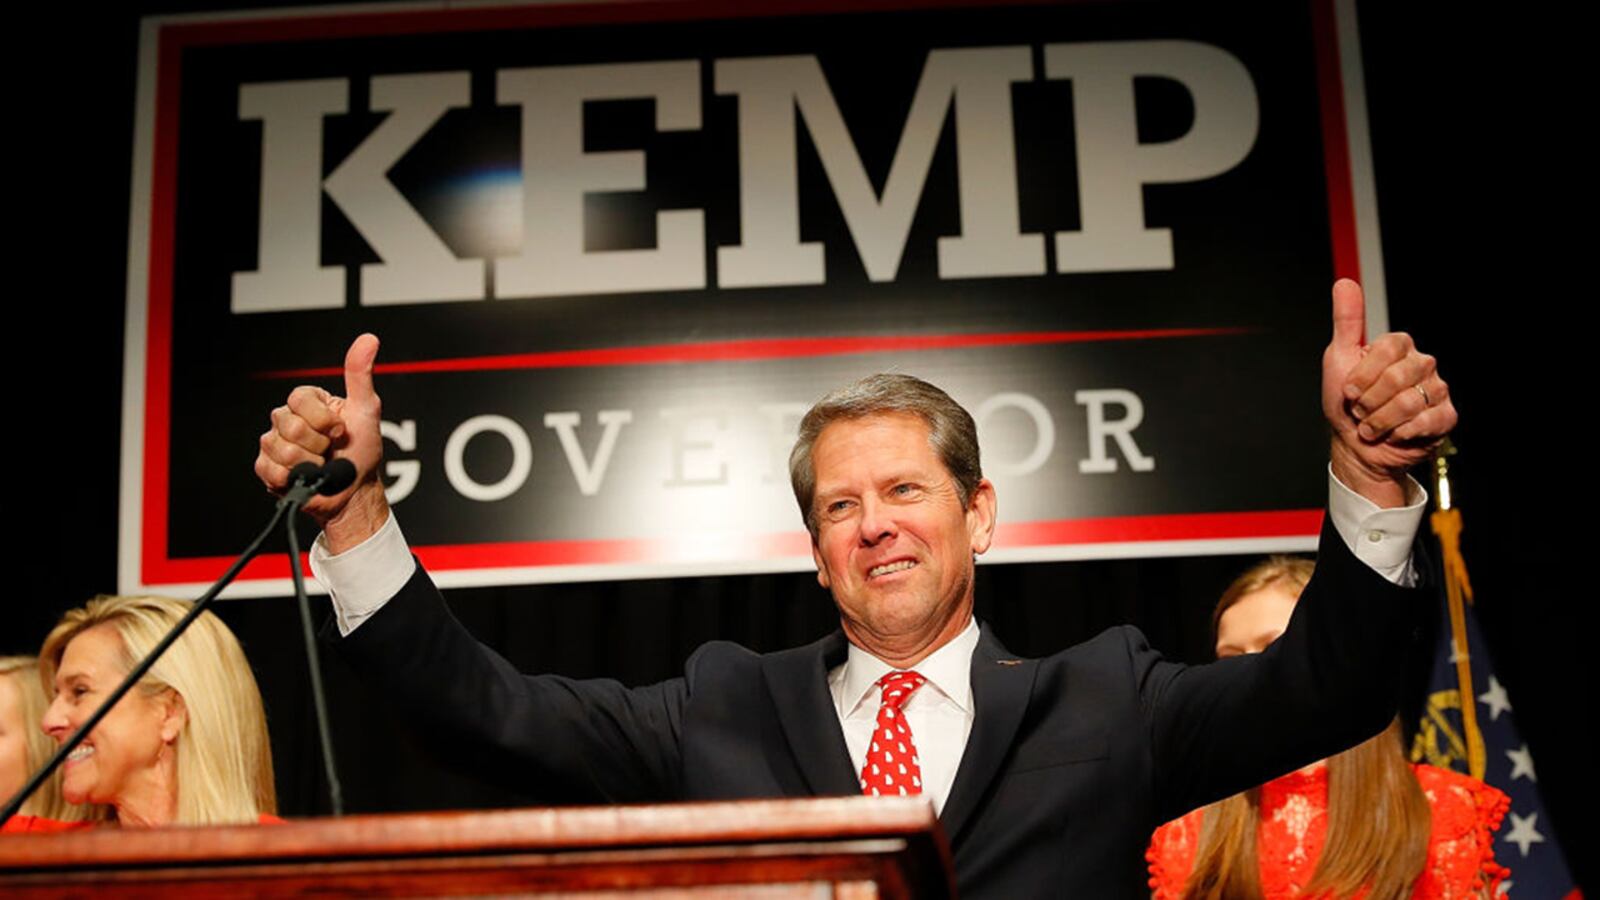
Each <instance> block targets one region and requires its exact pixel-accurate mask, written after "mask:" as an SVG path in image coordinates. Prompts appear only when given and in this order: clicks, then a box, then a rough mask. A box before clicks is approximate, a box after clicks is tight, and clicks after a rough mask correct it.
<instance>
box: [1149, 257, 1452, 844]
mask: <svg viewBox="0 0 1600 900" xmlns="http://www.w3.org/2000/svg"><path fill="white" fill-rule="evenodd" d="M1364 322H1365V303H1364V298H1363V297H1362V293H1361V288H1360V287H1359V286H1358V285H1356V283H1355V282H1353V281H1350V280H1348V279H1342V280H1340V281H1339V282H1338V283H1336V284H1335V285H1334V286H1333V337H1332V339H1331V341H1330V342H1329V344H1328V347H1327V350H1326V351H1325V352H1324V354H1323V367H1322V407H1323V413H1324V415H1325V416H1326V417H1327V420H1328V425H1329V427H1330V429H1331V430H1332V432H1333V439H1332V442H1331V448H1330V455H1331V469H1332V472H1333V475H1334V477H1335V478H1337V479H1338V480H1339V481H1340V482H1341V483H1343V484H1344V485H1345V486H1346V487H1348V488H1350V489H1351V490H1353V491H1355V492H1356V493H1357V494H1359V495H1360V496H1361V497H1363V498H1365V500H1366V501H1369V502H1371V503H1372V504H1375V505H1376V506H1377V507H1379V508H1385V509H1387V508H1394V507H1401V506H1407V505H1409V504H1410V501H1411V500H1412V499H1413V498H1411V497H1408V490H1407V487H1408V484H1409V480H1408V479H1407V476H1406V471H1407V470H1408V469H1409V468H1411V467H1412V466H1414V465H1416V464H1417V463H1420V462H1422V461H1423V460H1425V459H1427V458H1428V456H1429V455H1430V454H1432V452H1433V451H1434V449H1436V448H1437V446H1438V444H1439V442H1440V441H1441V440H1443V438H1444V436H1445V434H1447V433H1448V432H1449V430H1450V428H1452V427H1453V426H1454V425H1455V422H1456V411H1455V406H1454V404H1453V403H1452V402H1451V400H1450V393H1449V388H1448V386H1447V385H1446V384H1445V382H1444V381H1443V380H1442V379H1441V378H1440V377H1439V374H1438V372H1437V370H1436V365H1435V362H1434V359H1433V357H1431V356H1428V355H1427V354H1425V353H1421V352H1420V351H1418V350H1417V348H1416V345H1415V344H1414V342H1413V341H1412V340H1411V338H1410V337H1409V336H1407V335H1405V334H1399V333H1395V334H1388V335H1384V336H1383V337H1381V338H1379V339H1378V340H1376V341H1374V342H1372V343H1370V344H1368V343H1366V342H1365V340H1364V338H1363V333H1364ZM1417 515H1420V511H1418V512H1417ZM1339 519H1340V516H1339V515H1337V514H1335V515H1330V516H1329V517H1328V521H1327V522H1326V523H1325V524H1324V528H1323V533H1322V540H1321V544H1320V546H1319V550H1318V558H1317V568H1316V573H1315V575H1314V576H1313V577H1312V579H1311V583H1310V584H1309V585H1307V586H1306V588H1305V590H1304V592H1302V594H1301V595H1300V600H1299V602H1298V603H1297V604H1296V605H1295V611H1294V614H1293V616H1292V617H1291V619H1290V622H1289V627H1288V629H1287V630H1285V631H1284V633H1283V635H1282V636H1281V637H1279V638H1278V640H1277V641H1275V642H1274V643H1273V644H1272V646H1271V647H1269V648H1268V649H1267V650H1266V652H1264V653H1260V654H1251V655H1247V656H1242V657H1236V658H1233V659H1226V660H1220V661H1218V662H1215V663H1212V664H1210V665H1204V666H1181V665H1177V664H1174V663H1170V662H1166V661H1164V660H1161V659H1160V658H1159V656H1158V655H1156V654H1154V653H1153V652H1150V651H1149V650H1148V648H1146V647H1144V646H1142V645H1140V646H1136V647H1134V648H1132V649H1133V658H1134V660H1135V666H1136V667H1137V669H1138V671H1137V675H1138V677H1139V678H1140V684H1141V696H1142V698H1143V700H1144V703H1145V712H1146V715H1147V717H1148V722H1149V724H1150V729H1151V741H1152V746H1153V753H1154V762H1155V772H1156V777H1157V781H1158V791H1157V796H1158V798H1159V804H1160V806H1161V814H1162V815H1163V816H1164V817H1165V818H1171V817H1173V816H1176V815H1179V814H1182V813H1184V812H1186V811H1188V810H1189V809H1192V808H1193V807H1195V806H1198V805H1200V804H1203V803H1207V802H1210V801H1212V800H1215V799H1218V798H1219V797H1222V796H1225V795H1227V794H1231V793H1234V792H1237V791H1239V790H1243V789H1245V788H1248V787H1252V786H1254V785H1257V784H1260V783H1262V782H1264V781H1267V780H1269V779H1271V778H1274V777H1276V776H1278V775H1281V774H1283V773H1284V772H1287V771H1289V770H1291V769H1293V768H1296V767H1298V766H1301V765H1305V764H1307V763H1310V762H1312V761H1314V760H1317V759H1320V758H1323V757H1326V756H1329V755H1332V754H1333V753H1335V752H1337V751H1339V750H1343V749H1345V748H1347V747H1349V746H1352V745H1354V744H1356V743H1358V742H1359V741H1361V740H1364V739H1365V738H1367V737H1370V736H1371V735H1372V734H1375V733H1377V732H1378V731H1379V730H1381V729H1382V728H1383V727H1384V726H1385V725H1386V724H1387V723H1388V722H1389V720H1390V719H1391V718H1392V717H1393V715H1394V709H1395V704H1396V698H1397V693H1398V684H1399V679H1400V678H1401V676H1402V671H1403V669H1402V662H1403V660H1404V659H1405V657H1406V655H1407V652H1408V651H1409V650H1410V649H1411V648H1412V642H1413V638H1414V632H1415V626H1416V624H1417V622H1418V618H1417V617H1418V613H1419V612H1420V611H1421V608H1422V604H1423V603H1424V602H1425V599H1426V598H1425V597H1424V596H1422V595H1423V594H1425V593H1426V592H1423V591H1417V590H1407V589H1405V588H1404V587H1401V586H1399V585H1397V584H1393V583H1391V581H1393V580H1397V579H1393V578H1391V577H1389V574H1388V573H1387V572H1383V573H1382V574H1380V571H1378V568H1379V567H1376V566H1373V565H1371V564H1369V561H1367V560H1365V559H1363V558H1358V552H1359V551H1362V550H1365V549H1366V548H1364V547H1362V546H1360V545H1361V544H1364V543H1366V539H1365V538H1363V537H1362V536H1361V534H1360V532H1359V531H1357V532H1355V533H1351V531H1350V522H1349V520H1346V521H1345V522H1340V521H1339ZM1341 525H1343V526H1344V527H1340V526H1341ZM1412 527H1414V526H1412ZM1398 580H1400V581H1402V583H1405V582H1404V579H1398Z"/></svg>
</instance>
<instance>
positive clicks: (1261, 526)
mask: <svg viewBox="0 0 1600 900" xmlns="http://www.w3.org/2000/svg"><path fill="white" fill-rule="evenodd" d="M1322 515H1323V513H1322V510H1320V509H1291V510H1273V511H1267V512H1232V513H1178V514H1172V515H1154V516H1112V517H1107V518H1098V519H1063V520H1059V521H1051V522H1017V523H1012V524H1005V525H1001V526H1000V528H999V534H998V536H997V537H998V540H997V541H996V546H997V547H1051V546H1066V545H1073V544H1111V543H1156V544H1159V543H1162V542H1167V541H1196V540H1227V539H1240V538H1275V537H1306V536H1315V535H1316V534H1317V533H1318V532H1319V531H1320V530H1321V528H1322ZM708 545H712V546H710V547H708ZM412 550H413V551H414V552H415V553H416V554H417V558H418V559H420V560H422V563H423V565H425V566H426V567H427V568H428V569H430V570H432V571H434V572H450V571H461V570H473V569H515V568H535V567H542V566H583V565H673V564H678V563H720V562H752V561H759V560H763V559H792V558H795V557H804V556H807V555H809V554H810V552H811V540H810V538H809V537H808V536H807V535H806V533H805V532H803V531H792V532H783V533H779V534H757V535H749V536H741V535H735V536H732V537H728V538H725V539H719V538H716V537H709V538H699V537H696V538H694V539H692V540H687V541H670V540H661V539H650V538H640V539H624V540H595V541H521V542H505V543H492V544H438V545H433V546H418V547H413V548H412ZM232 564H233V558H232V557H227V556H207V557H196V558H191V559H172V560H161V561H159V562H158V563H157V564H156V565H154V566H151V567H147V569H146V570H145V573H144V574H145V583H146V584H149V585H152V586H160V585H163V584H193V583H203V582H207V581H213V580H215V579H217V578H219V577H221V575H222V573H223V572H224V571H226V570H227V568H228V566H230V565H232ZM288 577H289V558H288V557H287V556H285V555H283V554H275V555H272V556H265V557H258V558H257V559H255V560H253V561H251V563H250V565H248V566H246V567H245V570H244V572H242V573H241V574H240V576H239V580H240V581H261V580H265V579H277V578H288Z"/></svg>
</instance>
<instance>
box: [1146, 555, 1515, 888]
mask: <svg viewBox="0 0 1600 900" xmlns="http://www.w3.org/2000/svg"><path fill="white" fill-rule="evenodd" d="M1311 568H1312V565H1311V563H1310V562H1308V561H1306V560H1300V559H1291V558H1287V557H1274V558H1272V559H1269V560H1267V561H1266V562H1264V563H1262V564H1260V565H1258V566H1256V567H1255V568H1253V569H1251V570H1250V571H1248V572H1246V573H1244V574H1243V575H1241V576H1239V578H1238V579H1236V580H1235V581H1234V583H1233V584H1232V585H1230V586H1229V587H1228V590H1227V591H1225V592H1224V593H1223V595H1222V599H1221V600H1220V601H1219V602H1218V604H1217V609H1216V612H1215V613H1213V616H1212V628H1213V631H1214V633H1215V635H1216V647H1217V655H1218V656H1219V657H1223V656H1235V655H1238V654H1241V653H1259V652H1260V651H1261V650H1263V649H1265V648H1266V646H1267V645H1268V644H1270V643H1272V642H1273V641H1274V640H1276V639H1277V637H1278V636H1279V635H1280V634H1282V633H1283V629H1284V628H1285V627H1286V626H1287V625H1288V623H1289V614H1290V612H1292V611H1293V609H1294V604H1295V601H1296V599H1297V598H1298V597H1299V596H1300V591H1301V589H1302V588H1304V587H1305V584H1306V582H1307V581H1308V580H1309V579H1310V577H1311ZM1507 803H1508V801H1507V798H1506V796H1505V794H1503V793H1501V792H1500V791H1498V790H1496V789H1494V788H1492V787H1489V786H1488V785H1485V784H1484V783H1483V782H1481V781H1478V780H1477V779H1474V778H1469V777H1467V776H1465V775H1460V774H1457V773H1455V772H1451V771H1448V770H1444V769H1437V768H1434V767H1432V766H1426V765H1412V764H1409V763H1407V762H1406V760H1405V757H1404V756H1403V755H1402V754H1401V751H1400V729H1399V722H1398V721H1396V722H1394V723H1391V724H1390V726H1389V728H1388V730H1386V731H1385V732H1383V733H1382V734H1380V735H1378V736H1377V737H1375V738H1372V739H1371V740H1369V741H1366V742H1365V743H1363V744H1359V745H1357V746H1355V747H1352V748H1351V749H1349V750H1346V751H1345V752H1343V753H1340V754H1338V755H1337V756H1334V757H1331V758H1329V759H1326V760H1323V761H1321V762H1317V763H1313V764H1312V765H1310V766H1307V767H1305V768H1304V769H1300V770H1299V771H1296V772H1290V773H1289V774H1287V775H1284V776H1283V777H1281V778H1277V779H1274V780H1273V781H1270V782H1267V783H1266V784H1264V785H1262V786H1261V787H1259V788H1254V789H1252V790H1249V791H1246V792H1244V793H1242V794H1236V795H1234V796H1232V797H1229V798H1227V799H1225V800H1220V801H1218V802H1216V803H1213V804H1211V805H1210V806H1207V807H1204V808H1202V809H1197V810H1195V811H1194V812H1191V813H1189V814H1188V815H1186V816H1183V817H1182V818H1179V819H1174V820H1173V821H1171V822H1168V823H1167V824H1165V825H1163V826H1161V827H1160V828H1158V829H1156V833H1155V835H1154V837H1153V838H1152V839H1151V842H1150V849H1149V851H1148V853H1147V854H1146V857H1147V859H1148V860H1149V863H1150V887H1151V889H1152V892H1153V894H1154V896H1155V897H1156V898H1158V900H1175V898H1266V900H1276V898H1288V897H1329V896H1331V897H1361V898H1366V900H1389V898H1405V897H1416V898H1457V897H1484V898H1488V897H1493V896H1495V894H1496V891H1497V886H1498V884H1499V882H1500V880H1501V879H1502V878H1504V877H1505V876H1506V875H1507V874H1508V870H1507V869H1505V868H1504V867H1502V866H1500V865H1499V864H1497V863H1496V862H1495V860H1494V849H1493V835H1494V830H1495V829H1496V828H1498V827H1499V825H1500V819H1501V818H1502V817H1503V816H1504V815H1505V811H1506V806H1507Z"/></svg>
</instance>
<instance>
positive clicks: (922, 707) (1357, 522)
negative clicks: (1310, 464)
mask: <svg viewBox="0 0 1600 900" xmlns="http://www.w3.org/2000/svg"><path fill="white" fill-rule="evenodd" d="M1406 481H1407V485H1406V501H1407V502H1406V505H1405V506H1403V507H1396V508H1394V509H1380V508H1379V507H1378V505H1377V504H1375V503H1373V502H1372V501H1370V500H1368V499H1367V498H1365V497H1363V496H1361V495H1360V494H1358V493H1356V492H1355V491H1353V490H1351V489H1350V488H1348V487H1346V486H1345V485H1344V484H1343V483H1341V482H1340V481H1339V479H1337V478H1335V477H1334V476H1333V469H1332V467H1329V469H1328V516H1329V518H1331V519H1332V520H1333V527H1334V530H1335V531H1337V532H1338V534H1339V537H1340V538H1341V539H1343V540H1344V543H1345V546H1346V547H1349V548H1350V551H1351V553H1353V554H1354V555H1355V557H1356V558H1357V559H1359V560H1361V561H1362V562H1364V563H1366V564H1367V565H1368V566H1370V567H1372V569H1373V570H1374V571H1376V572H1377V573H1378V574H1380V575H1382V576H1383V577H1384V578H1387V579H1388V580H1389V581H1391V582H1393V583H1395V584H1401V585H1411V584H1415V583H1416V573H1415V572H1414V571H1413V569H1412V563H1411V544H1412V542H1413V541H1414V540H1415V539H1416V536H1417V529H1418V528H1419V527H1420V526H1421V524H1422V513H1423V509H1424V507H1425V506H1426V505H1427V502H1428V494H1427V492H1426V491H1424V490H1423V489H1422V485H1420V484H1417V482H1416V480H1415V479H1411V478H1407V479H1406ZM415 571H416V561H415V560H414V559H412V557H411V549H410V547H409V546H408V545H407V544H406V539H405V535H403V534H401V533H400V523H399V522H397V521H396V520H395V516H394V513H393V512H391V513H390V514H389V518H388V519H387V520H385V521H384V523H383V526H382V527H380V528H379V529H378V531H377V532H376V533H374V534H373V535H372V536H371V537H369V538H367V539H366V540H365V541H363V542H362V543H360V544H359V545H357V546H355V547H352V548H351V549H349V550H346V551H345V552H344V553H340V554H338V555H337V556H335V555H333V554H331V553H329V552H328V548H327V544H326V543H325V542H324V540H323V538H322V536H321V535H318V536H317V540H316V543H315V544H314V545H313V546H312V548H311V572H312V574H313V575H314V576H316V578H317V580H318V581H320V582H322V584H323V586H324V587H326V588H327V589H328V594H329V596H330V598H331V599H332V600H333V609H334V615H335V618H336V619H337V621H338V623H339V633H340V634H344V635H348V634H349V633H350V632H352V631H354V630H355V629H356V628H357V627H359V626H360V625H361V623H362V622H365V621H366V620H367V619H368V618H370V617H371V616H372V614H373V613H376V612H377V611H378V610H379V609H381V608H382V607H383V605H384V604H385V603H387V602H388V601H389V598H390V597H393V596H394V595H395V594H397V593H399V591H400V588H401V587H402V586H403V585H404V584H405V583H406V581H408V580H409V579H410V578H411V575H412V573H413V572H415ZM977 646H978V623H977V622H976V621H973V622H970V623H968V625H967V627H966V629H965V630H964V631H962V632H961V634H960V635H959V636H958V637H957V638H956V639H955V640H953V641H951V642H950V643H948V644H946V645H945V646H943V647H941V648H939V649H938V650H936V651H934V653H933V654H932V655H931V656H929V657H928V658H927V659H925V660H923V661H922V662H921V663H919V664H918V665H917V666H916V671H917V674H919V675H921V676H923V677H924V678H925V679H927V682H928V683H927V684H925V685H923V686H922V687H921V688H920V689H918V691H917V692H916V693H915V694H912V695H911V699H910V700H908V701H906V705H905V707H904V712H905V716H906V718H907V720H908V721H909V722H910V725H911V734H912V736H913V738H914V740H915V741H916V744H917V753H918V756H920V757H921V760H922V783H923V785H924V793H925V794H926V795H927V796H928V797H929V799H931V800H932V801H933V808H934V810H935V811H939V810H942V809H943V808H944V803H945V800H946V799H948V798H949V796H950V786H951V785H952V784H953V783H954V782H955V777H956V769H957V768H958V767H959V766H960V765H961V757H962V754H963V753H965V752H966V747H967V738H968V736H969V735H970V734H971V732H972V722H973V718H974V716H975V714H976V711H975V710H974V708H973V703H972V651H973V650H974V649H976V648H977ZM890 671H891V667H890V666H889V664H888V663H885V662H884V661H882V660H880V659H878V658H877V657H874V656H873V655H872V654H870V653H868V652H866V651H865V650H862V649H861V648H859V647H856V646H855V645H854V644H852V645H850V651H849V656H848V658H847V659H846V660H845V663H844V665H841V666H839V667H838V668H836V669H834V670H832V671H831V672H829V673H828V688H829V690H830V692H831V693H832V696H833V705H834V709H835V710H836V711H837V712H838V715H839V725H840V727H841V728H843V729H844V737H845V744H846V746H848V747H849V748H850V761H851V763H852V764H853V765H854V767H855V771H857V772H860V771H861V766H862V764H863V763H864V762H865V761H866V758H867V745H868V744H869V743H871V736H872V731H873V726H874V723H875V722H876V721H877V716H878V703H879V697H878V696H877V691H876V690H874V688H873V686H874V685H875V684H876V683H877V681H878V679H879V678H881V677H883V676H884V675H885V674H887V673H888V672H890Z"/></svg>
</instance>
